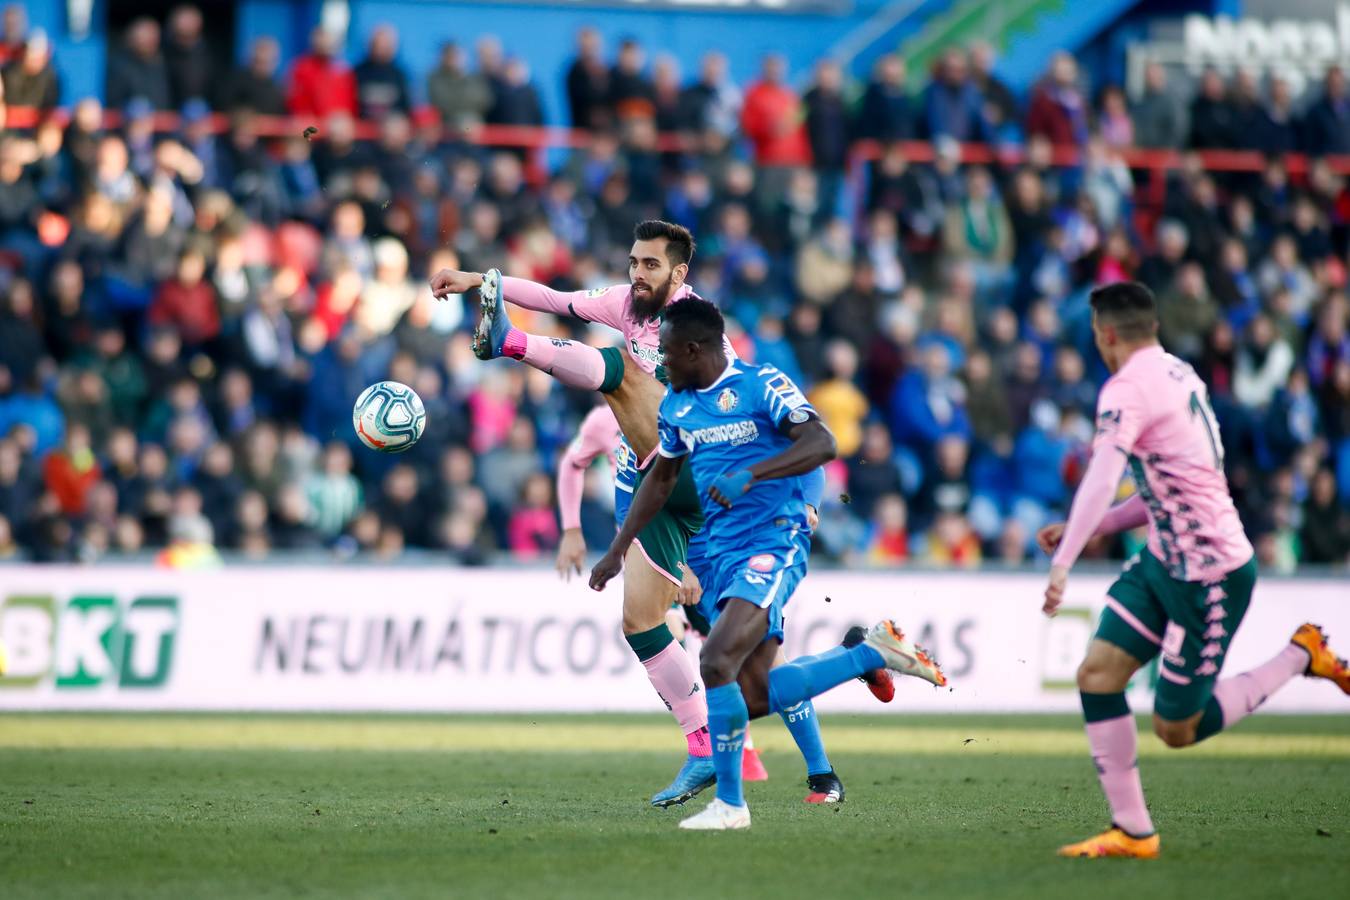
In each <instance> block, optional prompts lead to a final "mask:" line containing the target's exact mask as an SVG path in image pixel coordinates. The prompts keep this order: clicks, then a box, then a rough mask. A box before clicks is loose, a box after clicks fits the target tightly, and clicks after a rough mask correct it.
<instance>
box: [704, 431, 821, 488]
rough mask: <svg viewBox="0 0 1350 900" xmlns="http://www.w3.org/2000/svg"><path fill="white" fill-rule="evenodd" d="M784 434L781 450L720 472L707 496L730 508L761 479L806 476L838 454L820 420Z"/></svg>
mask: <svg viewBox="0 0 1350 900" xmlns="http://www.w3.org/2000/svg"><path fill="white" fill-rule="evenodd" d="M812 415H814V414H812ZM788 437H790V438H791V439H792V444H791V445H790V446H789V447H788V448H787V449H786V450H784V451H783V452H782V453H778V454H776V455H774V456H770V457H769V458H768V459H763V460H760V461H759V462H757V463H755V464H754V465H753V466H751V467H750V468H748V469H741V470H740V471H739V472H728V473H726V474H725V475H722V476H721V477H720V478H718V479H717V480H716V481H714V482H713V484H712V487H710V488H708V496H710V497H712V498H713V500H714V501H716V502H717V503H719V504H721V505H722V506H724V507H726V508H727V509H730V508H731V505H732V504H733V503H734V502H735V501H736V498H737V497H739V496H740V495H741V494H744V493H745V492H746V491H748V490H750V489H751V488H752V487H754V486H755V485H756V484H758V483H759V482H761V481H770V480H772V479H774V478H791V477H793V476H794V475H806V474H808V473H810V472H811V471H812V470H814V469H819V468H820V467H821V466H823V465H825V464H826V463H827V462H829V461H830V460H832V459H834V458H835V457H836V456H838V455H839V449H838V447H837V446H836V444H835V441H834V435H833V434H832V433H831V432H830V429H828V428H826V427H825V423H824V422H822V421H820V419H817V418H810V419H808V420H807V421H805V422H803V423H801V424H799V425H798V424H793V425H792V426H791V428H789V429H788Z"/></svg>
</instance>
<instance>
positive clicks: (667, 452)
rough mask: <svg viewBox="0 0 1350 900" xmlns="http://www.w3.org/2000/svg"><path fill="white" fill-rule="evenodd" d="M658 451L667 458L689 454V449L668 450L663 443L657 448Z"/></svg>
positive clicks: (676, 457) (677, 457)
mask: <svg viewBox="0 0 1350 900" xmlns="http://www.w3.org/2000/svg"><path fill="white" fill-rule="evenodd" d="M656 452H657V453H659V454H661V455H662V456H664V457H665V458H666V459H679V458H680V457H681V456H688V455H689V451H688V450H667V449H666V445H665V444H661V445H660V446H658V447H657V448H656Z"/></svg>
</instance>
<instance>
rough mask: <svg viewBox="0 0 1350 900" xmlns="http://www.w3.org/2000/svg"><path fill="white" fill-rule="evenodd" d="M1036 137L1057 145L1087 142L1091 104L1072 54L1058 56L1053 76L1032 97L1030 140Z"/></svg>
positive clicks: (1039, 86) (1047, 78) (1051, 67)
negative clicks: (1080, 80)
mask: <svg viewBox="0 0 1350 900" xmlns="http://www.w3.org/2000/svg"><path fill="white" fill-rule="evenodd" d="M1033 135H1042V136H1043V137H1045V138H1047V139H1048V140H1049V141H1050V143H1052V144H1055V145H1060V144H1082V143H1084V142H1085V141H1086V140H1087V100H1086V98H1085V97H1084V96H1083V91H1082V89H1081V88H1079V86H1078V63H1077V62H1075V61H1074V58H1073V57H1072V56H1070V55H1069V54H1068V53H1064V52H1060V53H1056V54H1055V58H1054V61H1053V62H1052V63H1051V64H1050V73H1049V75H1047V76H1046V77H1045V78H1044V79H1043V80H1042V81H1041V83H1040V84H1039V85H1038V86H1037V88H1036V91H1035V93H1033V94H1032V97H1031V107H1030V109H1028V110H1027V137H1031V136H1033Z"/></svg>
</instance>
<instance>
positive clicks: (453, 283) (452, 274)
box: [431, 269, 483, 300]
mask: <svg viewBox="0 0 1350 900" xmlns="http://www.w3.org/2000/svg"><path fill="white" fill-rule="evenodd" d="M482 283H483V276H482V275H480V274H478V273H477V272H460V271H458V270H456V269H441V270H440V271H439V272H437V273H436V274H435V275H432V276H431V296H433V297H435V298H436V299H437V300H444V299H445V298H446V297H449V296H450V295H452V294H462V293H464V292H465V291H469V290H472V289H474V288H476V287H478V286H479V285H480V284H482Z"/></svg>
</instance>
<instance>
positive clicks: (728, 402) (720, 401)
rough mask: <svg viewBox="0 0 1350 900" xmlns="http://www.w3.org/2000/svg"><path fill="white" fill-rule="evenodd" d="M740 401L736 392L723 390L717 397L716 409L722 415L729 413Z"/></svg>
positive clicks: (727, 389) (729, 389)
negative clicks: (722, 413)
mask: <svg viewBox="0 0 1350 900" xmlns="http://www.w3.org/2000/svg"><path fill="white" fill-rule="evenodd" d="M740 399H741V398H740V397H737V396H736V392H735V391H733V390H732V389H731V388H723V389H722V393H720V394H718V395H717V408H718V409H720V410H721V411H722V412H724V413H725V412H731V411H732V410H733V409H735V408H736V404H737V403H738V402H739V401H740Z"/></svg>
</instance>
